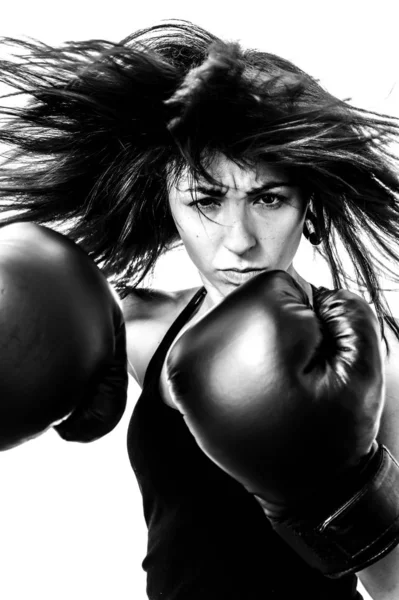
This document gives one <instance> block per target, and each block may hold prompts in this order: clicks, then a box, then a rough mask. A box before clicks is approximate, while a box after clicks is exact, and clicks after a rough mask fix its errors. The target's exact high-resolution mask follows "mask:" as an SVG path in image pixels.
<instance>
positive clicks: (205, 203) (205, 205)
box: [189, 198, 219, 210]
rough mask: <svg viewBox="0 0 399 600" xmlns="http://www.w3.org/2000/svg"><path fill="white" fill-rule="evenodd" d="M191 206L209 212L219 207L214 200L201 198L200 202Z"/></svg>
mask: <svg viewBox="0 0 399 600" xmlns="http://www.w3.org/2000/svg"><path fill="white" fill-rule="evenodd" d="M189 206H195V207H196V208H200V209H201V210H209V209H213V208H215V207H216V206H219V204H218V203H217V202H215V200H212V198H201V199H200V200H195V201H194V202H191V203H190V205H189Z"/></svg>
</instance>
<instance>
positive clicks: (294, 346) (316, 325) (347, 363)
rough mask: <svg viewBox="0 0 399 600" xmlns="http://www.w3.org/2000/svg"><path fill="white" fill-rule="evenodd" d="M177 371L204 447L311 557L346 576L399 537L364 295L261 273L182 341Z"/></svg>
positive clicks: (177, 397)
mask: <svg viewBox="0 0 399 600" xmlns="http://www.w3.org/2000/svg"><path fill="white" fill-rule="evenodd" d="M166 368H167V379H168V384H169V388H170V393H171V396H172V399H173V401H174V403H175V405H176V407H177V408H178V409H179V410H180V412H181V413H182V415H183V416H184V420H185V421H186V423H187V426H188V427H189V429H190V431H191V432H192V434H193V435H194V437H195V439H196V441H197V443H198V444H199V446H200V448H201V449H202V450H203V451H204V452H205V453H206V454H207V455H208V457H209V458H211V459H212V460H213V461H214V462H215V463H216V464H217V465H219V466H220V467H221V468H222V469H223V470H225V471H226V472H227V473H228V474H230V475H231V476H232V477H234V478H235V479H236V480H237V481H239V482H240V483H241V484H242V485H244V486H245V488H246V489H247V490H248V491H249V492H250V493H251V494H253V495H254V497H255V498H256V500H257V501H258V503H259V504H260V505H261V507H262V509H263V510H264V512H265V515H266V516H267V518H268V519H269V520H270V523H271V524H272V526H273V528H274V529H275V531H276V532H277V533H278V534H279V535H280V536H281V537H283V538H284V539H285V540H286V542H287V543H288V544H290V545H291V546H292V548H293V549H294V550H295V551H296V552H297V553H299V554H300V555H301V556H302V557H303V559H304V560H306V561H307V562H308V563H309V564H310V565H311V566H313V567H314V568H316V569H318V570H319V571H321V572H322V573H324V574H325V575H326V576H329V577H340V576H342V575H345V574H348V573H353V572H356V571H359V570H361V569H363V568H365V567H366V566H368V565H370V564H372V563H373V562H375V561H377V560H379V559H380V558H381V557H382V556H383V555H384V554H386V553H387V552H389V551H390V550H391V549H392V548H393V547H394V546H395V545H396V544H397V543H398V542H399V468H398V465H397V463H396V461H395V460H394V458H393V457H392V456H391V455H390V453H389V451H388V450H387V449H386V448H385V447H383V446H381V445H379V444H378V443H377V441H376V436H377V433H378V429H379V423H380V417H381V413H382V410H383V404H384V370H383V359H382V352H381V341H380V333H379V326H378V321H377V319H376V317H375V315H374V313H373V311H372V310H371V308H370V307H369V306H368V304H367V303H366V302H365V301H364V300H363V299H362V298H360V297H358V296H357V295H355V294H353V293H351V292H349V291H345V290H335V291H330V290H326V289H320V290H319V291H318V292H316V293H315V297H314V306H313V307H312V306H311V304H310V302H309V300H308V298H307V296H306V294H305V292H304V291H303V290H302V288H301V287H300V286H299V285H298V284H297V283H296V281H295V280H294V279H293V278H292V277H291V276H290V275H289V274H288V273H286V272H285V271H270V272H266V273H262V274H260V275H258V276H256V277H255V278H253V279H252V280H250V281H249V282H247V283H245V284H244V285H242V286H240V287H239V288H237V289H236V290H234V291H233V292H232V293H230V294H229V295H228V296H226V297H225V298H224V299H223V301H222V302H220V304H218V305H217V306H215V307H214V308H213V309H212V310H211V311H210V312H208V313H207V314H206V315H204V316H203V318H202V319H201V320H200V321H199V322H198V323H196V324H195V325H194V326H193V327H192V328H190V329H189V330H187V331H186V332H185V333H184V334H183V335H182V336H181V337H180V338H178V340H177V341H176V343H175V344H174V345H173V346H172V347H171V349H170V351H169V353H168V356H167V367H166ZM226 501H227V499H226ZM237 518H239V516H237ZM232 526H234V524H232Z"/></svg>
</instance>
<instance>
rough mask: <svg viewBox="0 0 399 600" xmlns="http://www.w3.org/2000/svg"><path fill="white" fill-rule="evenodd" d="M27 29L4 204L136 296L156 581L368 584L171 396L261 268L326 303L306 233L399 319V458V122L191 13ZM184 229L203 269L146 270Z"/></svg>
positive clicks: (392, 340)
mask: <svg viewBox="0 0 399 600" xmlns="http://www.w3.org/2000/svg"><path fill="white" fill-rule="evenodd" d="M13 43H14V44H15V45H16V48H17V49H18V50H19V53H18V58H17V59H16V60H12V61H8V62H6V61H4V62H3V63H2V64H1V73H2V79H3V81H4V82H5V83H7V84H9V85H12V86H13V87H14V88H16V89H17V90H18V91H21V92H22V93H27V94H29V95H31V96H33V97H34V100H33V102H32V103H31V104H30V105H27V106H23V107H21V108H15V107H11V108H8V109H7V108H3V109H2V112H3V114H4V115H5V118H6V126H5V127H4V128H3V129H2V131H1V133H0V141H2V142H4V143H7V144H11V145H13V146H14V150H13V152H12V153H10V154H9V155H8V157H7V158H8V161H9V165H8V163H7V162H5V164H4V165H3V169H2V173H1V188H0V191H1V196H2V198H3V201H2V208H3V210H10V209H15V210H16V214H13V215H12V216H11V217H10V216H8V217H7V218H5V219H4V222H6V223H10V222H13V221H20V220H29V221H35V222H38V223H50V224H53V225H54V226H55V227H59V228H60V230H62V231H64V232H66V233H67V234H68V235H69V236H70V237H72V238H73V239H74V240H76V241H78V242H79V243H80V244H81V245H82V246H83V248H84V249H85V250H86V251H87V252H88V253H89V254H90V255H91V256H92V257H93V258H94V260H95V261H96V262H97V263H98V264H99V265H100V266H101V267H102V268H103V271H104V272H105V274H106V275H107V276H108V277H109V278H111V280H112V281H113V282H114V284H115V286H116V288H117V290H118V291H119V292H120V294H121V296H122V298H123V307H124V314H125V319H126V325H127V349H128V356H129V365H130V366H129V370H130V373H131V375H132V376H133V377H134V378H135V379H136V381H137V382H138V383H139V385H140V386H141V387H142V388H143V392H142V394H141V396H140V398H139V400H138V402H137V405H136V407H135V410H134V414H133V416H132V420H131V423H130V427H129V433H128V451H129V457H130V460H131V463H132V467H133V469H134V471H135V474H136V476H137V479H138V482H139V485H140V489H141V491H142V494H143V502H144V514H145V518H146V522H147V525H148V529H149V538H148V553H147V556H146V558H145V560H144V562H143V567H144V569H145V570H146V571H147V573H148V585H147V591H148V596H149V598H151V599H161V598H165V599H166V598H167V599H169V600H172V599H176V600H177V599H180V598H184V599H186V598H190V600H194V599H197V598H198V599H201V600H202V599H204V598H207V599H211V598H215V599H216V598H218V599H220V598H231V599H233V598H240V599H241V598H255V597H256V598H276V599H277V598H278V599H282V598H284V599H286V598H290V597H294V596H295V594H298V595H300V594H301V593H302V594H306V597H307V598H315V599H316V598H318V599H319V598H323V599H328V598H340V599H344V598H348V599H349V598H359V595H358V594H357V592H356V577H355V576H353V575H349V576H346V577H342V578H340V579H335V580H333V579H328V578H326V577H324V576H322V575H321V574H319V573H317V572H316V571H314V570H313V569H311V568H310V567H308V566H307V565H306V563H305V562H304V561H303V560H302V559H301V558H300V557H299V556H297V555H296V553H295V552H293V551H292V550H291V549H290V548H289V547H288V546H287V545H286V544H285V543H284V542H283V541H282V540H281V539H280V538H279V537H278V536H277V535H276V534H275V533H274V532H273V530H272V529H271V527H270V525H269V524H268V522H267V520H266V519H265V517H264V515H263V512H262V510H261V509H260V507H259V506H258V505H257V504H256V502H255V501H254V499H253V498H252V497H251V496H249V495H248V494H247V493H246V491H245V490H244V488H242V486H241V485H240V484H238V483H236V482H235V481H234V480H232V479H231V478H230V477H228V476H227V475H226V474H225V473H224V472H223V471H221V470H220V469H218V468H217V467H216V466H215V465H214V464H213V463H212V462H211V461H209V459H208V458H207V457H206V456H205V455H204V454H203V453H202V452H201V450H200V449H199V448H198V446H197V445H196V444H195V442H194V439H193V438H192V436H191V434H190V433H189V431H188V430H187V428H186V426H185V424H184V422H183V420H182V418H181V415H180V413H179V412H178V411H177V410H176V407H175V405H174V402H173V398H172V397H171V396H170V393H169V388H168V385H167V384H166V376H165V375H166V373H165V357H166V354H167V352H168V351H169V349H170V348H171V346H172V345H173V344H174V343H175V342H176V340H177V338H178V337H179V336H180V335H182V333H183V332H184V331H186V330H187V329H188V328H190V327H192V325H193V324H194V323H196V322H197V321H198V320H199V319H200V318H201V317H202V316H203V315H204V314H205V313H206V312H207V311H209V310H210V309H212V308H213V307H214V306H215V305H216V304H218V303H219V302H220V301H221V300H222V299H223V298H225V297H226V295H228V294H229V293H230V292H231V291H232V290H234V289H236V288H237V287H238V286H239V285H241V283H243V282H244V281H246V280H247V279H248V278H251V277H253V276H254V275H255V274H256V273H257V272H259V270H265V269H267V270H272V269H283V270H286V271H288V273H290V274H291V275H292V276H293V277H294V279H295V280H296V281H297V282H298V283H299V284H300V285H301V286H302V287H303V289H304V290H305V292H306V294H307V295H308V298H309V300H310V302H311V301H312V298H313V293H314V291H315V288H313V287H312V285H310V284H309V282H307V281H305V280H304V279H303V278H302V277H301V276H300V275H299V273H297V272H296V270H295V269H294V267H293V259H294V257H295V254H296V252H297V249H298V245H299V241H300V239H301V235H302V234H304V235H305V236H306V237H307V239H308V240H309V241H310V243H311V244H313V245H314V246H315V247H316V250H317V251H318V252H320V253H321V254H322V255H323V256H324V257H325V258H326V260H327V261H328V263H329V265H330V268H331V272H332V277H333V282H334V287H343V286H347V285H348V284H349V283H353V275H354V276H355V282H356V284H357V286H358V287H359V289H360V291H361V292H362V293H365V294H369V295H370V297H371V300H372V302H373V305H374V308H375V311H376V313H377V316H378V317H379V320H380V325H381V334H382V336H383V337H384V338H385V340H388V338H389V347H390V353H389V354H388V355H387V359H386V373H387V394H386V396H387V401H386V406H385V411H384V417H383V421H382V427H381V430H380V437H381V440H382V441H383V442H384V443H385V444H386V445H387V446H388V447H389V448H390V449H391V451H392V452H393V453H394V454H395V455H396V456H397V457H399V442H398V441H397V435H396V431H397V427H399V423H398V422H397V420H398V417H397V416H396V414H397V408H396V407H397V406H398V402H399V399H398V398H396V395H397V392H394V390H395V387H396V383H395V377H396V374H395V372H396V370H397V366H396V365H397V360H399V354H398V349H397V348H398V340H399V328H398V326H397V324H396V321H395V320H394V319H393V317H392V315H391V314H390V311H389V309H388V307H387V305H386V303H385V300H384V296H383V293H382V290H381V284H380V275H383V274H384V275H387V276H388V275H393V279H394V280H395V275H394V273H393V272H392V270H390V268H389V261H397V260H398V259H399V252H398V239H399V235H398V234H399V231H398V222H399V221H398V216H399V204H398V191H399V178H398V167H399V165H398V164H397V159H396V158H395V156H394V155H393V154H392V152H391V151H390V144H391V143H392V142H394V141H396V140H397V138H398V135H399V127H398V123H397V121H395V119H393V118H390V117H386V116H381V115H377V114H374V113H370V112H367V111H364V110H361V109H357V108H353V107H351V106H350V105H349V104H347V103H345V102H342V101H339V100H337V99H336V98H334V97H333V96H331V95H329V94H328V93H327V92H326V91H324V90H323V89H322V88H321V86H319V84H318V83H317V82H316V81H315V80H314V79H312V78H311V77H310V76H308V75H307V74H305V73H303V72H302V71H301V70H300V69H298V68H297V67H295V66H294V65H293V64H291V63H289V62H288V61H285V60H283V59H281V58H279V57H277V56H274V55H271V54H266V53H262V52H257V51H254V50H248V51H245V50H242V49H241V48H240V47H239V46H238V45H235V44H230V45H229V44H223V43H222V42H221V41H220V40H218V39H217V38H215V37H214V36H212V35H211V34H209V33H208V32H206V31H204V30H202V29H200V28H198V27H195V26H194V25H192V24H190V23H186V22H177V23H172V24H169V25H160V26H156V27H153V28H150V29H148V30H142V31H138V32H136V33H135V34H133V35H132V36H130V37H129V38H127V39H126V40H124V41H123V42H122V43H121V44H119V45H114V44H108V43H106V42H99V41H90V42H79V43H76V44H68V45H66V46H64V47H63V48H60V49H54V48H49V47H47V46H44V45H40V44H36V43H33V42H32V43H30V42H29V43H28V42H13ZM21 52H22V55H21ZM12 102H13V99H12ZM10 117H11V118H10ZM180 241H181V242H182V243H183V244H184V246H185V248H186V250H187V252H188V254H189V256H190V258H191V260H192V261H193V263H194V265H195V267H196V268H197V269H198V272H199V275H200V277H201V280H202V282H203V286H202V287H201V288H194V289H188V290H182V291H179V292H176V293H166V292H162V291H157V290H150V289H145V288H142V287H140V283H141V282H142V281H143V278H144V277H145V275H146V274H148V273H149V272H150V271H151V269H152V267H153V266H154V265H155V263H156V261H157V259H158V257H159V256H160V255H161V254H162V253H164V252H166V251H168V250H169V249H170V248H172V247H173V246H174V245H175V244H176V243H177V242H180ZM339 242H341V243H342V244H343V247H344V248H346V250H347V252H348V254H349V257H350V259H351V262H352V266H353V273H348V272H346V271H345V269H344V268H343V264H342V261H341V259H340V256H339V252H340V249H339V247H338V243H339ZM369 242H371V245H370V243H369ZM242 271H248V272H247V273H243V272H242ZM384 323H385V324H386V325H387V326H388V327H386V328H384ZM232 524H234V527H232ZM397 560H398V559H397V550H396V549H394V550H392V552H391V553H390V554H389V555H388V556H387V557H386V558H385V559H382V560H381V561H379V562H377V563H375V565H373V566H372V567H370V568H368V569H365V570H364V572H362V574H361V577H362V580H363V581H364V583H365V585H366V586H367V587H368V588H369V589H370V590H371V592H372V593H373V595H375V598H379V597H381V598H382V597H384V598H386V597H388V596H386V595H385V596H384V595H383V594H387V593H388V592H387V590H388V589H389V588H391V589H393V586H394V585H395V584H396V585H397V582H395V581H394V577H395V573H396V572H397V571H398V569H395V568H394V565H393V563H395V561H397ZM396 564H397V563H396ZM392 565H393V566H392ZM392 597H393V596H392Z"/></svg>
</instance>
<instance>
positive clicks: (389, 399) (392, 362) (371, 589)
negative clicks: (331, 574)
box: [358, 328, 399, 600]
mask: <svg viewBox="0 0 399 600" xmlns="http://www.w3.org/2000/svg"><path fill="white" fill-rule="evenodd" d="M386 336H387V339H388V342H389V348H390V355H389V357H387V358H386V360H385V375H386V392H385V407H384V411H383V414H382V419H381V427H380V431H379V434H378V441H379V442H381V443H382V444H384V445H385V446H386V447H387V448H389V450H390V452H391V453H392V454H393V456H394V457H395V458H396V460H399V341H398V340H397V339H396V337H395V336H394V334H393V333H392V331H391V330H390V329H388V328H386ZM358 576H359V579H360V581H361V582H362V584H363V585H364V587H365V589H366V590H367V591H368V593H369V594H370V595H371V597H372V598H373V600H398V599H399V545H398V546H396V548H394V549H393V550H392V551H391V552H390V553H389V554H388V555H387V556H385V557H384V558H382V559H381V560H380V561H378V562H377V563H375V564H374V565H371V567H368V568H367V569H364V570H363V571H360V572H359V573H358Z"/></svg>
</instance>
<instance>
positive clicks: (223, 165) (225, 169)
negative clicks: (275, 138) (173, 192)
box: [176, 156, 289, 191]
mask: <svg viewBox="0 0 399 600" xmlns="http://www.w3.org/2000/svg"><path fill="white" fill-rule="evenodd" d="M208 172H209V174H210V175H211V176H212V177H213V178H214V179H216V181H217V182H218V185H220V186H221V187H224V188H228V189H232V190H245V189H249V188H253V187H254V186H256V185H259V184H262V183H267V182H268V181H286V182H287V183H288V181H289V176H288V173H287V172H286V171H285V169H283V168H282V167H279V166H277V165H272V164H269V163H265V162H259V163H258V164H257V165H254V166H252V167H241V166H239V165H237V164H236V163H235V162H233V161H231V160H229V159H228V158H226V157H225V156H218V157H217V158H216V159H214V160H213V161H212V163H211V164H210V165H209V167H208ZM201 186H204V187H209V183H208V182H207V181H205V180H204V179H198V180H196V181H194V179H193V177H192V174H191V173H190V171H189V169H188V168H187V169H184V170H183V172H182V174H181V176H180V178H179V180H178V181H177V183H176V188H177V191H183V190H185V189H187V188H195V187H201Z"/></svg>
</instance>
